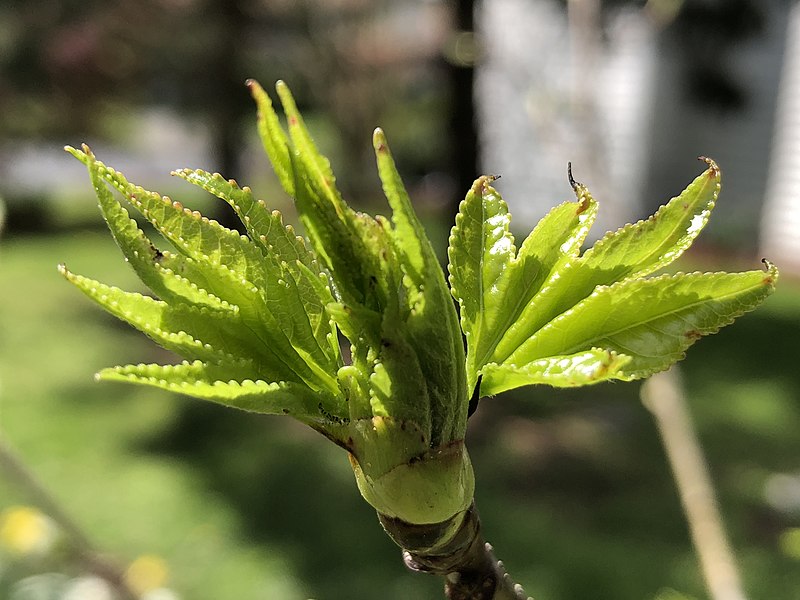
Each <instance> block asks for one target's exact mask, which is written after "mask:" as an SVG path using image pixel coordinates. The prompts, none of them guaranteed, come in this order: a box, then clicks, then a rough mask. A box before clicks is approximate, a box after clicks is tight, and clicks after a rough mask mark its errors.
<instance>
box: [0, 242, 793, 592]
mask: <svg viewBox="0 0 800 600" xmlns="http://www.w3.org/2000/svg"><path fill="white" fill-rule="evenodd" d="M62 261H63V262H66V263H67V264H68V265H69V267H70V269H71V270H73V271H75V272H77V273H81V274H85V275H87V276H90V277H94V278H97V279H99V280H101V281H103V282H107V283H113V284H116V285H119V286H120V287H123V288H126V289H140V288H139V286H138V284H137V283H136V280H135V277H134V276H133V274H132V272H131V271H130V269H127V268H125V267H124V266H123V265H124V263H123V261H122V258H121V256H120V254H119V252H118V251H117V250H116V248H115V247H114V245H113V242H112V241H111V239H110V236H108V234H106V233H105V232H96V231H77V232H73V233H71V234H68V235H67V234H63V235H58V236H52V237H30V238H27V237H17V238H9V239H6V240H5V241H3V242H2V244H1V245H0V429H1V430H2V434H3V435H4V436H5V437H6V438H7V439H8V440H9V441H10V442H11V443H12V444H13V445H14V446H15V447H16V448H17V449H18V450H19V452H20V453H21V455H22V456H23V457H24V459H25V460H26V462H27V463H28V465H29V466H30V467H31V469H32V470H33V471H34V472H35V473H36V474H37V475H38V476H39V477H40V478H41V479H42V480H43V481H44V483H45V484H46V485H47V487H48V488H49V489H50V490H51V491H52V493H53V494H54V495H55V496H56V497H57V498H58V499H59V500H60V501H61V502H62V503H63V504H64V506H65V508H66V509H67V510H68V512H69V513H70V514H71V515H73V516H74V517H75V519H76V520H78V521H79V522H80V523H82V524H83V526H84V527H85V528H86V529H87V531H88V532H89V533H90V534H91V536H92V538H93V539H94V540H96V542H97V544H98V545H99V546H100V547H102V548H103V549H104V550H107V551H109V552H110V553H112V554H113V555H115V556H116V557H118V558H119V559H120V560H122V561H129V560H132V559H133V558H135V557H136V556H138V555H139V554H142V553H156V554H159V555H161V556H163V557H164V558H165V559H166V560H167V562H168V563H169V566H170V573H171V579H170V581H169V585H170V586H172V587H174V588H175V589H176V590H178V591H179V592H180V593H181V595H182V597H183V598H187V599H189V598H191V599H192V600H206V599H207V600H212V599H213V600H220V599H227V598H241V599H248V600H249V599H261V598H264V599H267V598H278V599H286V600H294V599H303V598H311V597H313V598H317V599H318V600H339V599H342V600H344V599H361V598H364V599H367V598H370V599H371V598H376V597H380V598H385V599H387V600H406V599H416V598H438V597H440V596H441V594H440V592H439V582H438V581H437V580H435V579H434V578H431V577H426V576H424V575H414V574H411V573H409V572H407V571H406V570H405V569H404V568H403V566H402V563H401V561H400V555H399V551H398V550H397V548H396V547H394V546H393V545H392V543H391V542H390V541H389V540H388V538H387V537H386V536H385V535H384V534H383V532H382V531H381V529H380V527H379V525H378V523H377V519H376V518H375V515H374V512H372V511H371V510H370V508H369V507H368V506H367V505H366V504H365V503H364V502H363V501H362V500H361V499H360V497H359V496H358V492H357V490H356V487H355V485H354V481H353V477H352V473H351V472H350V469H349V467H348V465H347V460H346V457H345V455H344V453H343V452H342V451H341V450H339V449H338V448H335V447H333V446H332V445H331V444H329V443H327V442H326V441H325V440H323V439H322V438H321V436H318V435H316V434H314V433H313V432H311V431H310V430H307V429H304V428H302V427H299V426H295V425H294V424H293V423H292V422H290V421H288V420H284V419H280V418H267V417H256V416H251V415H246V414H243V413H238V412H236V411H232V410H226V409H224V408H220V407H217V406H214V405H210V404H203V403H200V402H197V401H191V400H187V399H183V398H179V397H176V396H170V395H167V394H163V393H159V392H157V391H153V390H151V389H146V388H136V387H131V386H124V385H114V384H110V383H104V384H97V383H95V382H94V381H93V379H92V375H93V373H94V372H95V371H96V370H98V369H99V368H101V367H104V366H109V365H113V364H118V363H127V362H145V361H152V360H155V361H169V360H171V357H170V356H169V355H167V354H165V353H164V352H163V351H160V350H158V349H157V348H156V347H155V346H154V345H153V344H152V343H150V342H149V341H148V340H147V339H146V338H144V336H141V335H140V334H138V333H137V332H134V331H132V330H130V329H129V328H127V327H126V326H124V325H121V324H119V323H118V322H116V321H114V320H113V319H112V318H111V317H108V316H107V315H105V314H104V313H103V312H102V311H101V310H100V309H98V308H97V307H95V306H94V305H93V304H91V303H90V302H89V301H88V300H87V299H86V298H84V297H83V296H82V295H81V294H80V293H79V292H78V291H77V290H75V289H74V288H72V287H71V286H70V285H68V284H67V283H66V282H64V281H63V280H62V279H61V278H60V277H59V275H58V274H57V272H56V265H57V263H59V262H62ZM799 334H800V288H798V286H796V285H793V284H792V283H791V282H790V281H782V282H781V283H780V285H779V290H778V292H777V293H776V294H775V296H774V297H773V298H771V299H770V300H769V301H768V302H767V303H766V305H765V306H764V307H763V308H761V309H759V310H758V311H756V312H755V313H753V314H751V315H748V316H746V317H744V318H743V319H742V320H741V321H739V322H737V324H735V325H734V326H732V327H731V328H729V329H726V330H724V331H723V332H722V333H720V334H718V335H717V336H713V337H711V338H708V339H705V340H702V341H700V342H699V343H698V344H697V345H696V346H695V347H693V348H692V349H691V350H690V352H689V358H688V359H687V360H686V361H685V362H684V363H683V372H684V375H685V380H686V383H687V387H688V395H689V401H690V406H691V410H692V413H693V414H694V416H695V417H696V420H697V425H698V430H699V434H700V436H701V440H702V442H703V444H704V447H705V450H706V452H707V455H708V457H709V463H710V467H711V472H712V475H713V477H714V479H715V482H716V483H717V485H718V489H719V493H720V503H721V507H722V510H723V513H724V515H725V517H726V519H727V525H728V527H729V529H730V531H731V534H732V538H733V544H734V546H735V548H736V549H737V551H738V553H739V556H740V559H741V562H742V565H743V567H744V569H745V571H744V575H745V581H746V585H747V587H748V591H749V592H750V593H751V595H752V597H753V598H770V599H771V600H793V599H795V598H797V597H800V565H798V564H797V562H796V561H793V560H792V559H790V558H788V557H785V556H782V555H781V553H780V551H779V549H778V537H779V535H780V533H781V532H782V531H784V530H785V529H786V528H788V527H791V526H798V525H800V515H798V513H794V514H787V513H781V512H778V511H777V510H775V509H773V508H771V507H770V506H768V505H767V504H766V502H765V500H764V494H763V490H764V485H765V483H766V482H767V481H768V480H769V478H770V477H771V476H772V475H774V474H776V473H795V474H796V473H797V472H798V471H800V435H798V431H800V401H798V399H799V398H800V377H799V376H798V375H797V374H796V367H795V365H794V357H795V355H796V350H795V349H794V346H793V343H794V340H795V339H797V338H798V335H799ZM637 393H638V386H637V385H636V384H609V385H604V386H597V387H593V388H587V389H584V390H572V391H554V390H549V389H543V388H536V389H531V390H523V392H522V393H517V394H513V395H512V394H509V395H508V396H505V397H500V398H494V399H485V400H483V401H482V403H481V407H480V409H479V411H478V413H477V414H476V416H475V418H474V419H473V421H472V422H471V426H470V433H469V440H468V441H469V444H470V448H471V452H472V455H473V458H474V462H475V467H476V476H477V482H478V490H477V497H478V506H479V507H480V509H481V514H482V517H483V521H484V525H485V531H486V534H487V536H488V538H489V539H490V540H491V541H492V542H493V543H494V544H495V547H496V549H497V552H498V554H499V555H500V556H501V558H503V559H504V561H505V562H506V564H507V565H508V567H509V570H510V571H511V573H512V574H513V575H514V576H515V577H516V578H517V579H519V580H520V581H521V582H522V583H523V584H525V585H526V589H527V591H528V592H529V593H531V594H532V595H533V596H534V597H535V598H537V599H540V600H575V599H576V598H592V600H641V599H648V598H654V597H655V596H656V594H657V593H659V591H661V590H663V589H666V588H674V589H676V590H679V591H681V592H684V593H687V594H690V595H692V596H696V597H698V598H702V597H705V594H704V592H703V588H702V581H701V577H700V575H699V573H698V570H697V566H696V561H695V560H694V557H693V554H692V550H691V545H690V543H689V539H688V533H687V530H686V526H685V524H684V522H683V518H682V515H681V510H680V505H679V502H678V498H677V494H676V492H675V490H674V487H673V484H672V480H671V476H670V473H669V469H668V467H667V465H666V462H665V460H664V457H663V450H662V448H661V445H660V442H659V440H658V436H657V432H656V430H655V428H654V425H653V423H652V420H651V418H650V415H649V413H648V412H647V411H646V410H645V409H644V408H643V407H642V405H641V403H640V402H639V401H638V397H637ZM5 483H6V482H3V485H0V510H1V509H2V508H3V507H5V506H7V505H10V504H13V503H18V502H25V501H28V499H27V498H25V496H24V494H23V492H22V491H21V490H19V489H17V488H15V487H14V486H12V485H6V484H5ZM3 560H4V559H3V558H2V557H0V563H2V561H3ZM0 579H1V577H0ZM2 593H3V592H2V589H0V596H2Z"/></svg>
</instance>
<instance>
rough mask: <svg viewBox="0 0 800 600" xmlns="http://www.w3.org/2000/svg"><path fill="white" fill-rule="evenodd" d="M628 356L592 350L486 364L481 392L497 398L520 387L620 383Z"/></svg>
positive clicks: (629, 359)
mask: <svg viewBox="0 0 800 600" xmlns="http://www.w3.org/2000/svg"><path fill="white" fill-rule="evenodd" d="M630 361H631V357H630V356H626V355H624V354H617V353H616V352H614V351H612V350H603V349H599V348H592V349H591V350H587V351H583V352H576V353H575V354H570V355H562V356H549V357H547V358H540V359H537V360H533V361H530V362H528V363H526V364H524V365H522V366H517V365H516V364H502V365H498V364H497V363H489V364H488V365H486V366H485V367H484V368H483V371H482V373H483V378H482V380H481V391H482V392H483V393H485V394H486V395H493V394H499V393H500V392H504V391H506V390H511V389H514V388H517V387H521V386H523V385H532V384H537V383H538V384H547V385H551V386H553V387H576V386H582V385H591V384H593V383H600V382H601V381H608V380H609V379H619V378H620V376H621V371H622V369H623V367H625V365H627V364H628V363H629V362H630Z"/></svg>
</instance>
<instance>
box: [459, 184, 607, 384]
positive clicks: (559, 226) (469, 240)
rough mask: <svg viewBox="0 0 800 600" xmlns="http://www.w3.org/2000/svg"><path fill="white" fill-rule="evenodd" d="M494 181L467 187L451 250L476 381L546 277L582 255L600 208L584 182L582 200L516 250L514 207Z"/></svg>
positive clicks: (550, 218)
mask: <svg viewBox="0 0 800 600" xmlns="http://www.w3.org/2000/svg"><path fill="white" fill-rule="evenodd" d="M490 182H491V178H487V177H482V178H479V179H478V180H477V181H476V182H475V184H474V185H473V186H472V188H471V189H470V191H469V192H468V193H467V197H466V198H465V199H464V201H463V202H462V203H461V206H460V207H459V213H458V215H457V216H456V224H455V227H453V230H452V233H451V236H450V248H449V251H448V255H449V257H450V264H449V267H448V268H449V271H450V285H451V288H452V291H453V295H454V297H455V298H456V299H457V300H458V302H459V305H460V306H461V326H462V328H463V330H464V334H465V335H466V337H467V373H468V376H469V385H470V386H474V384H475V381H476V380H477V376H478V374H479V372H480V370H481V368H482V367H483V366H484V365H485V364H486V363H488V362H490V357H492V355H493V354H495V353H496V348H497V345H498V344H499V343H500V342H501V340H503V336H504V335H505V334H506V332H507V331H508V329H509V328H510V327H513V326H514V325H515V323H516V322H517V321H518V319H519V318H520V315H521V314H522V313H523V311H524V310H525V309H526V308H527V307H528V306H529V304H530V303H531V301H532V299H533V298H534V297H535V295H536V294H537V293H538V292H539V290H540V289H541V288H542V286H543V285H544V283H545V282H547V281H548V280H550V279H551V278H553V277H554V275H555V274H556V273H557V271H558V270H559V269H561V268H562V267H563V266H564V265H565V264H566V263H567V261H569V260H571V259H573V258H575V257H576V256H577V254H578V251H579V250H580V245H581V243H582V242H583V240H584V239H585V237H586V234H587V233H588V231H589V228H590V227H591V225H592V223H593V222H594V219H595V217H596V215H597V204H596V202H595V201H594V200H593V199H592V197H591V196H590V195H589V193H588V191H586V189H585V188H581V189H580V190H579V193H578V201H577V202H565V203H564V204H561V205H560V206H558V207H556V208H554V209H553V210H551V211H550V212H549V213H548V214H547V216H545V217H544V218H543V219H542V220H541V221H540V222H539V224H538V225H537V226H536V228H535V229H534V230H533V231H532V232H531V234H530V235H529V236H528V237H527V238H526V240H525V241H524V242H523V244H522V247H521V248H520V250H519V252H517V250H516V248H515V246H514V238H513V236H512V235H511V233H510V232H509V225H510V215H509V214H508V207H507V206H506V203H505V202H504V201H503V199H502V198H501V197H500V195H499V194H498V193H497V191H496V190H495V189H494V188H492V187H491V186H490V185H489V183H490Z"/></svg>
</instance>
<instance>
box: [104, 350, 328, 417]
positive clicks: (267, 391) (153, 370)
mask: <svg viewBox="0 0 800 600" xmlns="http://www.w3.org/2000/svg"><path fill="white" fill-rule="evenodd" d="M241 373H242V371H241V370H240V371H238V372H237V370H236V369H235V368H232V365H230V364H219V363H202V362H200V361H194V362H183V363H180V364H177V365H153V364H149V365H144V364H141V365H128V366H125V367H113V368H110V369H103V370H102V371H100V372H99V373H98V374H97V378H98V379H102V380H105V381H124V382H128V383H137V384H142V385H149V386H153V387H157V388H161V389H164V390H168V391H171V392H178V393H181V394H185V395H187V396H192V397H194V398H200V399H201V400H210V401H212V402H216V403H218V404H224V405H225V406H231V407H234V408H239V409H242V410H246V411H249V412H257V413H261V414H268V415H292V416H295V417H297V418H300V419H301V420H302V419H308V417H307V416H308V415H313V414H320V410H319V406H320V405H321V404H322V401H321V399H320V396H319V395H318V394H313V393H311V392H310V391H309V389H308V388H307V387H305V386H304V385H301V384H297V383H292V382H283V381H281V382H274V383H268V382H266V381H262V380H255V381H253V380H250V379H242V380H236V379H233V377H236V376H237V375H241Z"/></svg>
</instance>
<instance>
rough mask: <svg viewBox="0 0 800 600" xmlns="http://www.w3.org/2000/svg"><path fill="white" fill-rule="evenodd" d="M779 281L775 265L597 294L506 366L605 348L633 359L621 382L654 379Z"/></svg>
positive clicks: (631, 282) (629, 284) (630, 284)
mask: <svg viewBox="0 0 800 600" xmlns="http://www.w3.org/2000/svg"><path fill="white" fill-rule="evenodd" d="M777 278H778V271H777V269H775V267H774V266H773V265H768V266H767V272H766V273H764V272H763V271H747V272H744V273H691V274H688V275H687V274H677V275H662V276H660V277H656V278H654V279H626V280H624V281H621V282H619V283H616V284H614V285H611V286H602V287H598V288H597V289H596V290H595V292H593V293H592V294H591V295H590V296H589V297H588V298H586V299H585V300H583V301H582V302H580V303H578V304H577V305H575V306H574V307H573V308H571V309H570V310H568V311H566V312H565V313H563V314H562V315H560V316H559V317H557V318H555V319H554V320H553V321H551V322H550V323H548V324H547V325H546V326H545V327H543V328H542V329H540V330H539V331H538V332H537V333H536V334H535V335H534V336H532V337H531V338H530V339H529V340H527V341H526V342H525V343H524V344H522V345H521V346H520V347H519V349H518V350H517V351H516V352H514V353H513V354H512V355H511V356H510V357H509V358H508V360H507V361H506V362H507V363H508V364H512V365H524V364H527V363H529V362H532V361H535V360H537V359H540V358H544V357H549V356H555V355H561V354H572V353H576V352H580V351H583V350H588V349H589V348H593V347H601V348H605V349H609V350H612V351H614V352H618V353H619V354H625V355H626V356H629V357H630V358H631V361H630V362H629V363H628V364H627V365H625V367H624V368H623V369H622V371H621V372H620V373H619V377H618V378H619V379H638V378H641V377H647V376H648V375H652V374H653V373H655V372H657V371H661V370H664V369H666V368H667V367H669V366H670V365H671V364H673V363H675V362H677V361H678V360H680V359H682V358H683V357H684V353H685V350H686V349H687V348H688V347H689V346H690V345H692V344H693V343H694V342H696V341H697V340H698V339H699V338H700V337H702V336H704V335H708V334H711V333H716V332H717V331H719V329H720V328H721V327H723V326H725V325H728V324H730V323H732V322H733V320H734V319H735V318H736V317H738V316H740V315H742V314H744V313H745V312H748V311H750V310H753V309H754V308H755V307H756V306H758V305H759V304H760V303H761V302H763V301H764V300H765V299H766V297H767V296H769V295H770V294H771V293H772V292H773V291H774V289H775V282H776V281H777Z"/></svg>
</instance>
